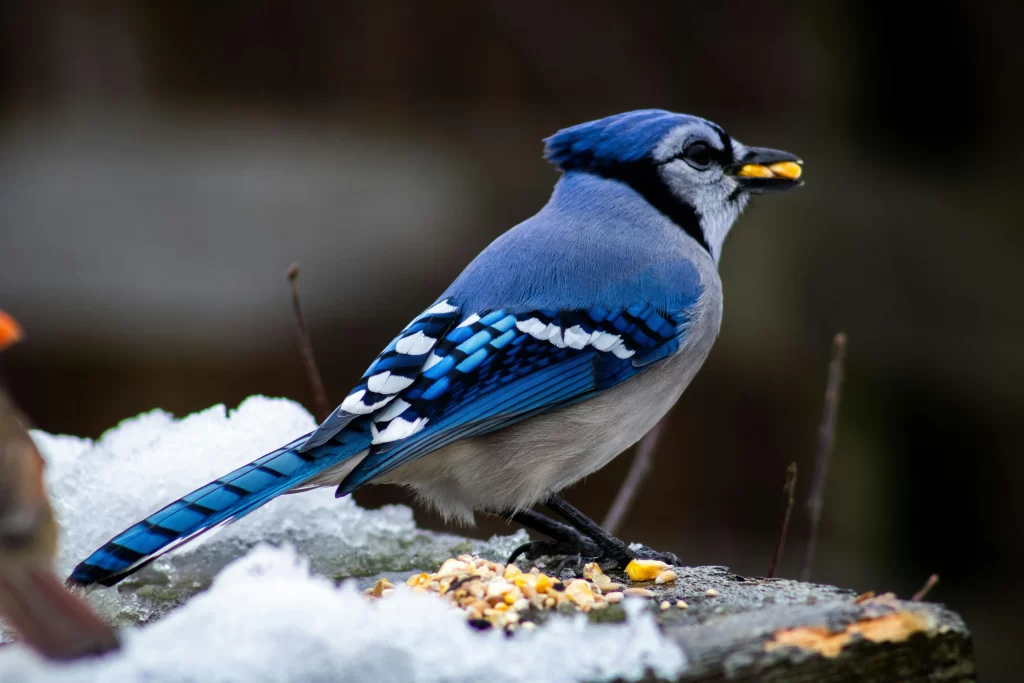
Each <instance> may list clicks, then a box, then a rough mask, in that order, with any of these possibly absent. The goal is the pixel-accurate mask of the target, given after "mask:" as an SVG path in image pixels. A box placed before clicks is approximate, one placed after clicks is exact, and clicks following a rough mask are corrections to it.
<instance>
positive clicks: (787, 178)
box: [729, 147, 804, 194]
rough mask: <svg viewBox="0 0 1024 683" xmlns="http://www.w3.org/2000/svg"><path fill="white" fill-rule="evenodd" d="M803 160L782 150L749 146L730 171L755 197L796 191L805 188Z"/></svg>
mask: <svg viewBox="0 0 1024 683" xmlns="http://www.w3.org/2000/svg"><path fill="white" fill-rule="evenodd" d="M801 164H803V161H801V159H800V157H798V156H796V155H795V154H790V153H789V152H783V151H782V150H779V149H768V148H767V147H747V149H746V152H744V154H743V156H742V157H741V158H739V159H737V160H736V165H735V166H733V167H732V168H731V169H729V173H730V175H732V176H734V177H735V178H736V180H737V182H738V183H739V185H740V187H741V188H743V190H744V191H746V192H749V193H751V194H764V193H766V192H780V191H782V190H792V189H793V188H794V187H800V186H801V185H803V184H804V183H803V181H802V180H798V178H799V177H800V174H801V168H800V165H801Z"/></svg>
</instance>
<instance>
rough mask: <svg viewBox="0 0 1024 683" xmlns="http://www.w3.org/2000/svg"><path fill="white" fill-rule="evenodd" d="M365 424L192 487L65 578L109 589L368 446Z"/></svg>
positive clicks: (303, 438) (279, 451) (290, 447)
mask: <svg viewBox="0 0 1024 683" xmlns="http://www.w3.org/2000/svg"><path fill="white" fill-rule="evenodd" d="M368 425H369V422H368V420H366V419H362V420H357V421H355V422H353V423H352V424H351V425H349V427H348V428H347V429H345V430H343V431H342V432H340V433H338V434H337V435H336V436H335V437H334V438H332V439H331V440H330V441H328V442H327V443H324V444H322V445H320V446H316V447H314V448H311V449H309V450H307V451H303V450H301V447H302V445H303V443H304V442H305V441H306V439H307V438H308V437H309V434H304V435H303V436H301V437H299V438H298V439H295V440H294V441H292V442H291V443H288V444H286V445H284V446H282V447H281V448H278V449H277V450H275V451H272V452H270V453H267V454H266V455H264V456H262V457H260V458H257V459H256V460H254V461H252V462H251V463H249V464H248V465H243V466H242V467H239V468H238V469H236V470H234V471H233V472H231V473H229V474H226V475H224V476H223V477H221V478H219V479H217V480H215V481H212V482H210V483H209V484H206V485H205V486H203V487H201V488H198V489H196V490H195V491H193V492H192V493H189V494H188V495H186V496H184V497H182V498H180V499H178V500H176V501H174V502H173V503H171V504H170V505H168V506H166V507H165V508H163V509H162V510H159V511H158V512H155V513H153V514H152V515H150V516H149V517H147V518H146V519H144V520H142V521H141V522H138V523H137V524H135V525H133V526H131V527H130V528H128V529H126V530H124V531H122V532H121V533H120V534H118V535H117V536H115V537H114V538H112V539H111V540H109V541H107V543H105V544H104V545H103V547H101V548H100V549H99V550H97V551H95V552H94V553H93V554H92V555H90V556H89V557H88V558H86V559H85V560H84V561H82V562H81V563H80V564H79V565H78V566H77V567H75V569H74V571H73V572H72V573H71V576H70V577H69V578H68V583H70V584H76V585H81V586H89V585H93V584H101V585H104V586H113V585H114V584H116V583H118V582H119V581H121V580H122V579H124V578H125V577H126V576H129V575H130V574H133V573H134V572H136V571H138V570H139V569H141V568H142V567H144V566H146V565H147V564H149V563H150V562H152V561H153V560H155V559H156V558H158V557H160V556H161V555H163V554H164V553H166V552H168V551H169V550H172V549H173V548H175V547H177V546H178V545H181V544H182V543H184V542H185V541H187V540H189V539H191V538H193V537H195V536H197V535H199V534H201V533H203V532H205V531H209V530H210V529H212V528H214V527H215V526H218V525H221V524H227V523H229V522H233V521H235V520H236V519H239V518H241V517H244V516H245V515H247V514H249V513H250V512H252V511H253V510H255V509H256V508H258V507H260V506H262V505H264V504H266V503H268V502H269V501H270V500H272V499H273V498H276V497H277V496H279V495H281V494H283V493H286V492H287V491H289V490H291V489H293V488H295V487H296V486H298V485H300V484H301V483H302V482H304V481H307V480H308V479H310V478H311V477H313V476H315V475H317V474H319V473H320V472H323V471H325V470H327V469H329V468H331V467H334V466H335V465H337V464H338V463H340V462H342V461H343V460H345V459H346V458H349V457H351V456H353V455H355V454H357V453H359V452H360V451H362V450H363V449H365V448H367V447H368V446H369V444H370V440H371V435H370V432H369V426H368Z"/></svg>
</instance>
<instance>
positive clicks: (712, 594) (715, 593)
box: [704, 588, 718, 598]
mask: <svg viewBox="0 0 1024 683" xmlns="http://www.w3.org/2000/svg"><path fill="white" fill-rule="evenodd" d="M704 595H706V596H708V597H709V598H716V597H718V591H716V590H715V589H714V588H709V589H708V590H707V592H706V593H705V594H704Z"/></svg>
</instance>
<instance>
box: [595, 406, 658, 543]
mask: <svg viewBox="0 0 1024 683" xmlns="http://www.w3.org/2000/svg"><path fill="white" fill-rule="evenodd" d="M665 420H666V418H664V417H663V418H661V420H659V421H658V423H657V424H656V425H654V426H653V427H651V431H649V432H647V435H646V436H644V438H643V439H641V440H640V443H639V445H637V447H636V455H634V456H633V464H632V465H630V467H629V473H628V474H627V475H626V479H625V481H623V482H622V486H620V487H619V492H618V493H616V494H615V500H614V501H612V506H611V508H610V509H609V510H608V515H607V516H606V517H605V518H604V523H603V524H601V526H603V527H604V529H605V531H607V532H608V533H609V534H611V535H612V536H614V535H615V532H616V531H618V528H619V526H620V525H621V524H622V520H624V519H625V518H626V513H628V512H629V508H630V507H631V506H632V505H633V499H634V498H636V494H637V492H638V491H639V490H640V484H641V483H642V482H643V480H644V478H645V477H647V473H648V472H650V471H651V463H653V462H654V452H655V451H656V450H657V449H658V440H659V439H660V438H661V433H662V432H663V431H664V430H665Z"/></svg>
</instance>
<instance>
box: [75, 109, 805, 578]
mask: <svg viewBox="0 0 1024 683" xmlns="http://www.w3.org/2000/svg"><path fill="white" fill-rule="evenodd" d="M546 143H547V147H546V157H547V159H548V160H549V161H550V162H551V163H552V164H553V165H554V166H556V167H557V168H558V170H559V171H560V172H561V178H560V179H559V181H558V183H557V184H556V186H555V189H554V193H553V194H552V196H551V199H550V201H548V203H547V204H546V205H545V206H544V207H543V208H542V209H541V210H540V212H538V213H537V214H536V215H535V216H533V217H532V218H529V219H527V220H526V221H524V222H522V223H520V224H519V225H517V226H516V227H514V228H512V229H511V230H509V231H508V232H506V233H504V234H503V235H501V236H500V237H499V238H497V239H496V240H495V241H494V242H493V243H491V245H490V246H488V247H487V248H486V249H484V251H483V252H482V253H481V254H480V255H479V256H477V257H476V259H474V260H473V262H472V263H470V264H469V266H468V267H467V268H466V269H465V270H464V271H463V272H462V274H460V275H459V276H458V277H457V278H456V279H455V281H454V282H453V283H452V284H451V286H450V287H448V289H447V290H446V291H445V292H444V293H443V294H442V295H441V296H440V297H439V298H438V299H437V300H435V301H434V302H433V303H432V304H431V305H430V306H428V307H427V308H426V310H424V311H423V313H422V314H420V315H419V316H417V317H416V318H415V319H414V320H413V321H412V322H411V323H410V324H409V325H408V326H407V327H406V328H405V329H404V330H402V331H401V332H400V333H399V334H398V336H397V337H395V338H394V340H392V342H391V343H390V344H388V346H387V347H386V348H385V349H384V350H383V352H381V354H380V355H379V356H377V358H376V360H374V361H373V363H372V364H371V365H370V367H369V369H368V370H367V371H366V373H365V374H364V375H363V376H362V379H360V381H359V383H358V384H356V386H355V387H354V388H353V389H352V391H351V392H349V394H348V395H347V396H346V397H345V400H344V401H342V403H341V405H340V406H339V407H338V409H337V410H336V411H334V413H332V414H331V415H330V417H328V418H327V419H326V420H325V421H324V422H323V423H322V424H321V425H320V426H319V427H318V428H317V429H316V430H315V431H313V432H312V433H310V434H307V435H304V436H302V437H300V438H298V439H296V440H294V441H292V442H291V443H288V444H285V445H284V446H282V447H281V448H279V449H277V450H275V451H273V452H272V453H269V454H267V455H264V456H263V457H261V458H259V459H257V460H255V461H253V462H252V463H250V464H248V465H245V466H244V467H241V468H239V469H237V470H235V471H234V472H231V473H229V474H226V475H224V476H223V477H221V478H220V479H217V480H216V481H213V482H210V483H209V484H207V485H206V486H203V487H202V488H200V489H198V490H196V491H193V492H192V493H189V494H188V495H186V496H185V497H183V498H181V499H179V500H177V501H175V502H173V503H171V504H170V505H168V506H167V507H165V508H163V509H162V510H160V511H159V512H157V513H155V514H153V515H151V516H150V517H148V518H147V519H145V520H143V521H141V522H139V523H137V524H136V525H134V526H132V527H131V528H129V529H127V530H126V531H124V532H122V533H120V534H118V535H117V536H116V537H114V538H113V539H112V540H110V541H109V542H107V543H106V544H105V545H104V546H103V547H102V548H100V549H99V550H97V551H96V552H94V553H93V554H92V555H91V556H89V557H88V558H87V559H86V560H85V561H83V562H82V563H81V564H79V565H78V566H77V567H76V568H75V569H74V571H73V573H72V574H71V577H70V578H69V581H70V582H71V583H74V584H80V585H92V584H102V585H107V586H110V585H113V584H115V583H117V582H118V581H120V580H121V579H123V578H124V577H125V576H127V575H129V574H131V573H132V572H134V571H136V570H138V569H139V568H141V567H143V566H144V565H146V564H147V563H149V562H152V561H153V560H154V559H155V558H157V557H159V556H160V555H161V554H163V553H165V552H167V551H169V550H170V549H172V548H174V547H176V546H178V545H180V544H182V543H184V542H186V541H188V540H190V539H192V538H195V537H196V536H198V535H199V534H201V533H203V532H205V531H208V530H209V529H212V528H214V527H216V526H218V525H221V524H226V523H228V522H231V521H233V520H236V519H238V518H240V517H243V516H244V515H246V514H248V513H249V512H252V511H253V510H255V509H256V508H258V507H260V506H261V505H263V504H264V503H266V502H267V501H269V500H271V499H273V498H275V497H276V496H279V495H281V494H283V493H288V492H294V491H297V490H306V489H310V488H314V487H320V486H336V487H337V494H336V495H337V496H339V497H340V496H344V495H347V494H349V493H352V492H353V491H355V490H356V489H358V488H360V487H361V486H363V485H365V484H369V483H395V484H402V485H405V486H407V487H410V488H411V489H413V490H414V491H415V492H416V494H417V495H418V497H419V498H420V499H421V500H422V501H424V502H426V503H428V504H430V505H433V506H434V507H435V508H436V509H437V510H438V511H440V512H441V513H442V514H443V515H444V516H445V517H447V518H454V519H458V520H462V521H465V522H470V523H471V522H472V520H473V515H474V512H476V511H480V512H488V513H494V514H498V515H502V516H505V517H510V518H512V519H515V520H517V521H520V522H522V523H523V524H525V525H526V526H529V527H532V528H534V529H536V530H539V531H541V532H543V533H545V534H546V535H549V536H551V537H552V538H553V539H554V540H553V541H550V542H548V543H554V544H555V545H554V546H545V547H544V548H546V549H549V550H550V549H551V548H552V547H555V548H566V549H572V548H575V549H578V550H580V551H585V552H586V553H587V555H588V556H594V557H597V558H599V559H600V560H601V561H604V562H610V563H613V564H617V565H619V566H624V565H625V564H626V563H627V562H628V561H629V560H630V559H631V558H633V557H634V556H636V555H637V552H638V551H636V550H635V549H631V548H630V547H629V546H627V545H626V544H625V543H623V542H622V541H620V540H619V539H617V538H614V537H612V536H610V535H609V534H607V533H606V532H604V531H603V530H602V529H601V527H600V526H598V525H597V524H595V523H594V522H592V521H590V520H589V519H588V518H586V517H585V516H584V515H583V514H582V513H580V512H579V511H578V510H576V509H575V508H574V507H572V506H571V505H569V504H568V503H567V502H566V501H565V499H564V498H562V497H561V495H560V494H559V492H560V491H561V490H562V489H564V488H565V487H567V486H569V485H570V484H572V483H574V482H576V481H578V480H580V479H581V478H583V477H585V476H586V475H588V474H590V473H591V472H594V471H596V470H598V469H600V468H601V467H603V466H604V465H605V464H607V463H608V462H609V461H610V460H611V459H612V458H614V457H615V456H616V455H618V454H619V453H621V452H622V451H624V450H626V449H627V448H629V446H630V445H632V444H633V443H635V442H636V441H637V440H639V439H640V438H641V437H642V436H643V435H644V434H645V433H646V432H647V431H648V430H649V429H650V428H651V427H652V426H653V425H654V424H655V423H656V422H657V421H658V420H659V419H660V418H661V417H662V416H663V415H664V414H665V413H666V412H667V411H668V410H669V408H671V407H672V405H673V404H674V403H675V402H676V400H677V399H678V398H679V396H680V394H681V393H682V392H683V390H684V389H685V388H686V386H687V385H688V384H689V383H690V380H692V379H693V377H694V375H695V374H696V373H697V370H698V369H699V368H700V366H701V364H702V363H703V362H704V359H705V357H706V356H707V355H708V352H709V351H710V349H711V346H712V344H713V343H714V341H715V338H716V337H717V335H718V331H719V326H720V323H721V318H722V285H721V281H720V279H719V276H718V269H717V264H718V260H719V257H720V255H721V251H722V243H723V242H724V241H725V237H726V234H727V233H728V232H729V229H730V228H731V227H732V224H733V222H734V221H735V220H736V218H737V217H738V216H739V215H740V212H741V211H742V210H743V208H744V206H745V205H746V203H747V200H748V199H749V198H750V196H751V195H752V194H760V193H766V192H774V191H777V190H786V189H790V188H793V187H797V186H798V185H800V184H801V182H800V181H799V180H797V178H798V177H799V175H800V166H798V164H799V163H801V162H800V160H799V159H798V158H797V157H795V156H794V155H792V154H789V153H787V152H781V151H777V150H772V149H764V148H758V147H747V146H745V145H743V144H741V143H739V142H738V141H736V140H734V139H732V138H731V137H730V136H729V135H728V134H727V133H726V132H725V131H724V130H723V129H722V128H721V127H719V126H717V125H715V124H714V123H711V122H710V121H706V120H704V119H700V118H697V117H694V116H688V115H684V114H676V113H672V112H668V111H662V110H653V109H652V110H642V111H633V112H627V113H624V114H618V115H615V116H609V117H607V118H603V119H599V120H597V121H590V122H588V123H583V124H580V125H577V126H573V127H571V128H566V129H564V130H561V131H559V132H558V133H556V134H555V135H553V136H551V137H550V138H548V139H547V140H546ZM537 503H543V504H544V505H545V506H547V507H548V508H549V509H550V510H552V511H553V512H555V513H556V514H558V515H559V516H561V517H562V518H564V519H565V522H567V523H563V522H559V521H556V520H554V519H551V518H550V517H547V516H545V515H542V514H540V513H538V512H535V511H533V510H531V506H533V505H535V504H537ZM544 548H542V549H544ZM642 552H646V554H647V555H648V556H654V557H660V558H667V559H668V560H670V561H671V562H672V563H673V564H678V559H677V558H676V557H675V556H674V555H671V554H659V553H655V552H654V551H651V550H650V549H645V550H644V551H642Z"/></svg>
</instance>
